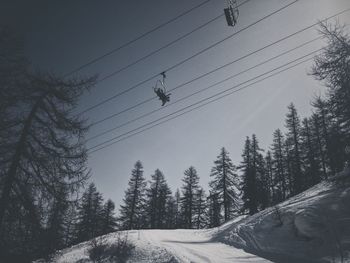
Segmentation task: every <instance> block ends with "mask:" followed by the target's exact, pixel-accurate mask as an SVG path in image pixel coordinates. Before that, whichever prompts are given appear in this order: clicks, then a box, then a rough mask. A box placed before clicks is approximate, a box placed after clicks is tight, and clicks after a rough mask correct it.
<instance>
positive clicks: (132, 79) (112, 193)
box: [0, 0, 350, 205]
mask: <svg viewBox="0 0 350 263" xmlns="http://www.w3.org/2000/svg"><path fill="white" fill-rule="evenodd" d="M200 2H201V1H200V0H196V1H194V0H193V1H186V0H177V1H174V0H172V1H171V0H149V1H97V0H95V1H82V0H79V1H44V0H37V1H25V0H22V1H20V0H2V1H1V3H0V22H1V23H5V24H7V25H9V26H11V27H13V29H14V30H15V31H16V32H18V33H19V34H21V35H22V36H23V37H24V39H25V41H26V47H27V51H28V54H29V56H30V58H31V60H32V61H33V65H34V66H35V67H36V68H38V69H44V70H50V71H53V72H56V73H59V74H62V75H63V74H64V73H67V72H69V71H71V70H72V69H74V68H76V67H78V66H80V65H81V64H83V63H85V62H87V61H89V60H91V59H93V58H95V57H97V56H99V55H101V54H103V53H105V52H107V51H109V50H111V49H113V48H115V47H117V46H120V45H121V44H123V43H125V42H127V41H129V40H130V39H133V38H134V37H136V36H138V35H140V34H142V33H143V32H145V31H147V30H149V29H151V28H153V27H155V26H157V25H159V24H160V23H162V22H164V21H166V20H169V19H170V18H172V17H174V16H176V15H178V14H179V13H181V12H183V11H185V10H187V9H189V8H191V7H192V6H195V5H196V4H198V3H200ZM239 2H241V1H239ZM290 2H292V0H251V1H250V2H248V3H247V4H245V5H244V6H242V7H241V9H240V17H239V23H238V25H237V26H236V27H235V28H234V29H232V28H229V27H227V26H226V24H225V21H224V19H219V20H218V21H216V22H214V23H211V24H210V25H209V26H207V27H205V28H204V29H202V30H200V31H198V32H196V33H194V34H193V35H191V36H190V37H188V38H186V39H184V40H182V41H180V42H178V43H176V44H175V45H173V46H171V47H170V48H168V49H165V50H163V51H162V52H160V53H159V54H157V55H155V56H153V57H151V58H149V59H147V60H145V61H143V62H141V63H139V64H138V65H135V66H133V67H132V68H130V69H128V70H126V71H124V72H122V73H121V74H118V75H117V76H115V77H113V78H110V79H108V80H106V81H104V82H102V83H100V84H99V85H97V86H96V87H95V88H94V89H93V90H91V92H90V94H86V95H85V96H84V97H83V98H82V99H81V103H80V105H79V107H80V109H84V108H86V107H89V106H91V105H93V104H95V103H98V102H99V101H101V100H103V99H105V98H107V97H108V96H111V95H113V94H115V93H118V92H120V91H122V90H125V89H127V88H130V87H131V86H133V85H135V84H137V83H138V82H140V81H142V80H144V79H146V78H148V77H149V76H152V75H154V74H157V73H160V72H162V71H163V70H164V69H166V68H168V67H170V66H172V65H174V64H176V63H177V62H179V61H181V60H183V59H184V58H186V57H188V56H190V55H192V54H194V53H195V52H198V51H199V50H201V49H203V48H206V47H207V46H209V45H211V44H212V43H215V42H216V41H218V40H220V39H223V38H224V37H225V36H227V35H229V34H231V33H232V32H233V30H239V29H240V28H242V27H245V26H246V25H248V24H250V23H252V22H254V21H256V20H258V19H259V18H261V17H263V16H265V15H267V14H269V13H271V12H272V11H274V10H276V9H278V8H280V7H282V6H284V5H286V4H287V3H290ZM224 3H225V1H221V0H220V1H217V0H212V1H210V2H209V3H208V4H206V5H204V6H202V7H201V8H199V9H197V10H196V11H194V12H192V13H191V14H189V15H186V16H185V17H183V18H182V19H180V20H177V21H176V22H174V23H172V24H170V25H168V26H166V27H165V28H162V29H160V30H158V31H157V32H155V33H153V34H151V35H149V36H147V37H145V38H143V39H142V40H140V41H138V42H136V43H134V44H132V45H130V46H128V47H127V48H125V49H123V50H121V51H120V52H117V53H115V54H113V55H111V56H109V57H107V58H106V59H104V60H102V61H100V62H98V63H96V64H94V65H93V66H91V67H88V68H86V69H84V70H82V71H81V72H79V74H78V75H82V76H87V75H89V74H93V73H99V74H100V76H101V77H103V76H105V75H107V74H109V73H111V72H113V71H115V70H117V69H119V68H120V67H122V66H124V65H126V64H128V63H130V62H132V61H134V60H136V59H138V58H139V57H141V56H143V55H146V54H148V53H149V52H151V51H153V50H155V49H157V48H159V47H161V46H163V45H164V44H167V43H168V42H169V41H171V40H173V39H175V38H177V37H178V36H180V35H182V34H184V33H187V32H189V31H190V30H191V29H193V28H195V27H196V26H198V25H200V24H202V23H204V22H206V21H208V20H210V19H211V18H213V17H215V16H217V15H219V14H220V13H221V12H222V9H223V7H224ZM349 7H350V3H349V1H348V0H300V1H299V2H297V3H296V4H294V5H292V6H290V7H289V8H287V9H285V10H284V11H282V12H280V13H278V14H276V15H274V16H273V17H271V18H268V19H266V20H265V21H263V22H261V23H259V24H257V25H255V26H254V27H252V28H250V29H249V30H246V31H244V32H242V33H241V34H238V35H237V36H236V37H234V38H232V39H230V40H228V41H225V42H224V43H222V44H221V45H218V46H217V47H215V48H213V49H210V50H209V51H208V52H205V53H204V54H202V55H200V56H198V57H196V58H194V59H193V60H191V61H189V62H187V63H185V64H184V65H182V66H180V67H178V68H176V69H175V70H172V71H170V72H168V73H167V85H168V87H169V88H170V89H171V88H172V87H175V86H177V85H179V84H181V83H183V82H186V81H188V80H191V79H192V78H194V77H196V76H198V75H201V74H203V73H205V72H207V71H210V70H212V69H214V68H216V67H218V66H220V65H222V64H225V63H227V62H229V61H232V60H234V59H235V58H238V57H240V56H242V55H245V54H247V53H249V52H251V51H254V50H256V49H258V48H260V47H262V46H264V45H267V44H269V43H270V42H273V41H275V40H278V39H279V38H281V37H283V36H286V35H288V34H290V33H293V32H294V31H297V30H299V29H301V28H303V27H305V26H308V25H310V24H312V23H314V22H316V21H317V20H319V19H322V18H324V17H327V16H330V15H333V14H335V13H337V12H339V11H341V10H343V9H346V8H349ZM339 21H340V22H341V23H349V22H350V15H349V13H346V14H344V15H342V16H340V17H339ZM316 36H317V31H316V28H314V29H312V30H308V31H306V32H304V33H302V34H299V35H297V36H295V37H293V38H292V39H289V40H287V41H284V42H282V43H280V44H278V45H276V46H273V47H272V48H269V49H266V50H264V51H263V52H259V53H258V54H256V55H254V56H251V57H249V58H247V59H245V60H243V61H241V62H239V63H236V64H233V65H232V66H230V67H227V68H225V69H223V70H220V71H219V72H216V73H214V74H212V75H210V76H208V77H206V78H203V79H201V80H199V81H196V82H194V83H191V84H190V85H188V86H185V87H183V88H182V89H179V90H177V91H174V92H172V93H173V94H172V97H171V98H172V100H176V99H178V98H181V97H183V96H186V95H188V94H190V93H193V92H194V91H197V90H200V89H202V88H205V87H207V86H208V85H210V84H212V83H214V82H216V81H219V80H221V79H223V78H225V77H227V76H228V75H232V74H234V73H237V72H239V71H241V70H244V69H246V68H249V67H251V66H254V65H255V64H257V63H259V62H261V61H263V60H265V59H268V58H270V57H272V56H274V55H277V54H279V53H280V52H283V51H285V50H288V49H290V48H293V47H295V46H297V45H299V44H301V43H303V42H305V41H307V40H311V39H312V38H314V37H316ZM322 45H323V42H322V41H318V42H314V43H312V44H309V45H307V46H305V47H303V48H301V49H299V50H296V51H294V52H293V53H291V54H288V55H286V56H283V57H281V58H280V59H277V60H276V61H273V62H271V63H269V64H267V65H264V66H263V67H260V68H258V69H254V70H252V71H249V72H248V73H245V74H243V75H241V76H239V77H238V78H235V79H233V80H230V81H227V83H224V84H221V85H219V86H216V87H215V88H212V89H210V90H208V91H206V92H204V93H202V94H200V95H198V96H195V97H192V98H190V99H188V100H185V101H183V102H181V103H179V104H176V105H174V106H171V107H168V108H165V109H164V110H162V111H160V112H158V113H157V114H154V115H151V116H149V117H148V118H145V119H143V120H142V121H138V122H136V123H133V124H132V125H128V126H126V127H123V128H122V129H120V130H118V131H115V132H113V133H109V134H107V135H106V136H103V137H100V138H98V139H96V140H93V141H91V142H90V143H89V146H92V145H95V144H97V143H99V142H102V141H103V140H106V139H109V138H111V137H114V136H117V135H118V134H121V133H123V132H127V131H129V130H131V129H133V128H136V127H138V126H140V125H142V124H144V123H147V122H148V121H152V120H154V119H157V118H159V117H161V116H163V115H166V114H169V113H171V112H173V111H175V110H177V109H180V108H182V107H184V106H187V105H189V104H190V103H193V102H196V101H199V100H200V99H202V98H205V97H207V96H210V95H212V94H215V93H217V92H219V91H220V90H224V89H226V88H228V87H231V86H234V85H236V84H237V83H240V82H242V81H245V80H247V79H249V78H252V77H254V76H256V75H258V74H261V73H263V72H265V71H267V70H269V69H272V68H274V67H276V66H278V65H282V64H284V63H286V62H288V61H290V60H292V59H295V58H297V57H299V56H301V55H304V54H307V53H309V52H311V51H313V50H315V49H317V48H319V47H321V46H322ZM310 66H311V62H309V63H305V64H303V65H301V66H298V67H297V68H295V69H292V70H290V71H288V72H285V73H282V74H280V75H278V76H276V77H273V78H271V79H269V80H266V81H264V82H261V83H259V84H257V85H254V86H252V87H250V88H249V89H246V90H243V91H241V92H238V93H235V94H234V95H231V96H228V97H226V98H224V99H222V100H220V101H218V102H215V103H212V104H210V105H208V106H206V107H204V108H201V109H200V110H196V111H194V112H191V113H189V114H186V115H185V116H182V117H180V118H178V119H175V120H173V121H170V122H168V123H166V124H164V125H161V126H158V127H156V128H154V129H151V130H148V131H146V132H144V133H142V134H140V135H136V136H134V137H132V138H130V139H127V140H124V141H122V142H120V143H117V144H115V145H113V146H111V147H108V148H106V149H104V150H102V151H99V152H96V153H94V154H92V155H91V156H90V157H89V166H90V167H91V168H92V172H93V176H92V180H93V181H94V182H95V183H96V184H97V187H98V189H99V190H100V191H101V192H102V193H103V194H104V196H105V197H106V198H112V199H113V200H114V201H115V202H116V203H117V205H118V204H119V203H120V201H121V199H122V197H123V195H124V190H125V188H126V186H127V181H128V179H129V176H130V171H131V169H132V168H133V165H134V163H135V162H136V161H137V160H141V161H142V163H143V164H144V168H145V176H146V177H147V179H148V178H149V176H150V174H151V173H152V172H153V171H154V170H155V169H156V168H159V169H161V170H162V171H163V172H164V174H165V176H166V178H167V180H168V182H169V184H170V186H171V188H172V189H173V190H175V189H176V188H177V187H180V186H181V178H182V176H183V171H184V170H185V169H186V168H188V167H189V166H190V165H193V166H195V167H196V168H197V170H198V172H199V175H200V177H201V185H203V186H204V187H205V188H207V182H208V181H209V173H210V169H211V167H212V164H213V161H214V160H215V158H216V156H217V154H218V153H219V149H220V148H221V147H222V146H225V147H226V148H227V149H228V151H229V152H230V154H231V157H232V159H233V161H234V163H235V164H238V163H239V162H240V160H241V158H240V156H241V153H242V148H243V144H244V139H245V137H246V136H247V135H249V136H250V135H251V134H253V133H255V134H256V135H257V137H258V139H259V141H260V144H261V146H262V147H263V148H265V149H266V148H267V146H268V145H269V144H270V143H271V137H272V136H271V135H272V132H273V131H274V129H276V128H283V126H284V116H285V114H286V107H287V105H288V104H289V103H290V102H294V103H295V104H296V106H297V109H298V110H299V113H300V115H301V116H308V115H309V114H310V110H311V106H310V100H311V99H312V97H313V96H314V95H315V94H322V93H323V92H324V87H322V85H321V83H319V82H317V81H315V80H313V78H312V77H311V76H308V75H307V72H308V70H309V69H310ZM154 83H155V80H154V81H151V82H148V83H146V84H144V85H142V86H140V87H139V88H137V89H135V90H133V91H132V92H129V93H127V94H125V95H123V96H120V97H119V98H117V99H115V100H113V101H111V102H109V103H106V104H105V105H103V106H102V107H100V108H98V109H96V110H93V111H91V112H88V113H87V114H86V115H85V116H86V117H88V118H89V119H90V121H91V122H93V121H96V120H99V119H101V118H103V117H105V116H108V115H110V114H113V113H115V112H118V111H120V110H123V109H125V108H126V107H128V106H132V105H134V104H136V103H137V102H140V101H142V100H144V99H147V98H150V97H152V96H153V91H152V86H153V85H154ZM159 106H160V103H159V101H152V102H150V103H148V104H146V105H143V106H142V107H139V108H137V109H135V110H132V111H129V112H127V113H126V114H123V115H120V116H118V117H117V118H113V119H111V120H110V121H107V122H104V123H101V125H97V126H95V127H93V128H92V129H91V131H90V133H89V135H90V136H92V135H95V134H97V133H99V132H102V131H104V130H106V129H108V128H111V127H113V126H117V125H119V124H121V123H124V122H125V121H128V120H130V119H133V118H135V117H138V116H139V115H141V114H143V113H146V112H148V111H151V110H153V109H156V108H157V107H159Z"/></svg>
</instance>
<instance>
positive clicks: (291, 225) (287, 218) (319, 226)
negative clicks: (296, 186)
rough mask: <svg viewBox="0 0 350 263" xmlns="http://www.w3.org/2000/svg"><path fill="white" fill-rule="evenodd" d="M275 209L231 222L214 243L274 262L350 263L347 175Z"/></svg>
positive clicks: (341, 175)
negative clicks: (241, 249)
mask: <svg viewBox="0 0 350 263" xmlns="http://www.w3.org/2000/svg"><path fill="white" fill-rule="evenodd" d="M277 207H278V208H277V209H276V208H275V207H272V208H269V209H266V210H264V211H261V212H260V213H257V214H255V215H254V216H251V217H246V218H244V219H242V220H240V221H239V222H232V223H231V222H229V223H227V224H226V225H225V226H224V227H222V229H221V230H219V231H218V233H217V234H216V235H215V237H214V240H216V241H219V242H224V243H226V244H230V245H232V246H235V247H240V248H243V249H245V250H246V251H249V252H251V253H254V254H257V255H261V256H264V257H267V258H269V259H271V260H273V261H275V262H296V263H299V262H308V263H309V262H310V263H312V262H350V171H349V170H348V171H347V172H344V173H342V174H340V175H338V176H337V177H336V178H333V179H332V180H330V181H328V182H322V183H320V184H318V185H316V186H314V187H312V188H310V189H309V190H307V191H305V192H303V193H301V194H299V195H297V196H295V197H293V198H291V199H289V200H287V201H285V202H283V203H281V204H279V205H278V206H277ZM279 215H280V216H279ZM342 258H343V261H342Z"/></svg>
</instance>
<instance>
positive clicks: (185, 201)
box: [181, 166, 199, 228]
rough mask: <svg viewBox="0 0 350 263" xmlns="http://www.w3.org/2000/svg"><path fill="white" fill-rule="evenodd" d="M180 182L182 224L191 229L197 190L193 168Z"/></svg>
mask: <svg viewBox="0 0 350 263" xmlns="http://www.w3.org/2000/svg"><path fill="white" fill-rule="evenodd" d="M182 182H183V185H182V197H181V211H182V212H181V214H182V217H183V223H184V227H185V228H193V227H194V225H193V219H194V210H195V200H196V199H195V198H196V193H197V191H198V189H199V177H198V174H197V171H196V169H195V168H194V167H193V166H191V167H190V168H188V169H187V170H186V171H185V172H184V177H183V179H182Z"/></svg>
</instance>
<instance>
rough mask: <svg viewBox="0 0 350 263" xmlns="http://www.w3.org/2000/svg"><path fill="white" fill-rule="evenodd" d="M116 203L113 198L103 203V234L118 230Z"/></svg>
mask: <svg viewBox="0 0 350 263" xmlns="http://www.w3.org/2000/svg"><path fill="white" fill-rule="evenodd" d="M114 209H115V205H114V202H113V201H112V200H111V199H108V200H107V202H106V203H105V204H104V205H103V209H102V218H101V219H102V222H101V223H102V225H101V234H102V235H105V234H108V233H111V232H113V231H115V230H116V227H117V219H116V217H115V216H114Z"/></svg>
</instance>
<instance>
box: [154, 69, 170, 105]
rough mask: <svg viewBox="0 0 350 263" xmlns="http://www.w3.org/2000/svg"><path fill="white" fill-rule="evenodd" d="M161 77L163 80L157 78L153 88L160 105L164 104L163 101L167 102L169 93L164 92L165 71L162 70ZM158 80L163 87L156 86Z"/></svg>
mask: <svg viewBox="0 0 350 263" xmlns="http://www.w3.org/2000/svg"><path fill="white" fill-rule="evenodd" d="M161 75H162V77H163V80H157V82H156V86H155V87H154V88H153V90H154V92H155V93H156V94H157V96H158V98H159V100H161V101H162V106H164V105H165V103H167V102H169V101H170V95H171V94H170V93H169V94H166V89H165V82H164V81H165V78H166V75H165V72H162V73H161ZM158 82H160V84H161V85H162V87H163V88H158V87H157V85H158Z"/></svg>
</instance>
